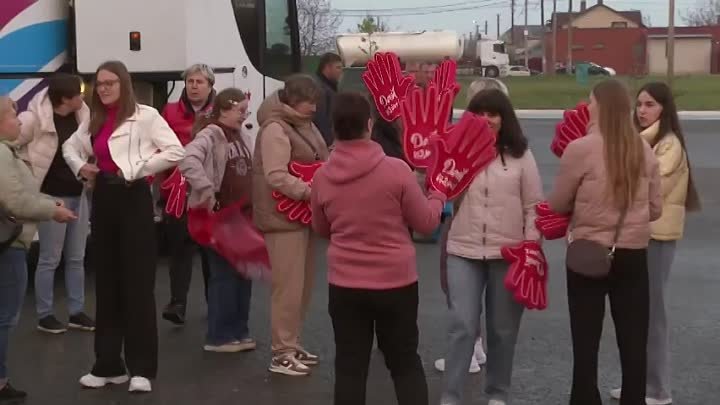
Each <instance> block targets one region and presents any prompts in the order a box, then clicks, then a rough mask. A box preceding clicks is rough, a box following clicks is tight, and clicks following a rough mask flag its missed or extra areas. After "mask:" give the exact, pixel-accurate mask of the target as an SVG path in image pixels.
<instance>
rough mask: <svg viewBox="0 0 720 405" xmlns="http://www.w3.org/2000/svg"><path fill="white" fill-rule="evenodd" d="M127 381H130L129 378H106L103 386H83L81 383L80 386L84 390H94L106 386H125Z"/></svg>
mask: <svg viewBox="0 0 720 405" xmlns="http://www.w3.org/2000/svg"><path fill="white" fill-rule="evenodd" d="M128 381H130V377H128V376H122V377H108V378H106V379H105V383H104V384H99V385H87V384H83V383H82V382H81V383H80V385H82V386H83V387H84V388H90V389H96V388H103V387H106V386H108V385H121V384H125V383H126V382H128Z"/></svg>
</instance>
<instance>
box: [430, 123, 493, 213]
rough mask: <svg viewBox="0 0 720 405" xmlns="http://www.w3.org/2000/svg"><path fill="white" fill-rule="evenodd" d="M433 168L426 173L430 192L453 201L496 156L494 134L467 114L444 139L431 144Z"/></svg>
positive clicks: (484, 124)
mask: <svg viewBox="0 0 720 405" xmlns="http://www.w3.org/2000/svg"><path fill="white" fill-rule="evenodd" d="M431 146H432V152H431V153H432V161H433V164H432V166H431V167H430V168H429V170H428V181H429V183H430V188H431V189H432V190H435V191H438V192H440V193H442V194H445V195H446V196H447V199H448V200H452V199H454V198H455V197H457V196H459V195H460V194H461V193H462V192H463V191H465V189H466V188H467V187H468V186H469V185H470V183H472V181H473V179H475V176H477V174H478V173H480V172H481V171H483V170H484V169H485V168H486V167H487V166H488V165H489V164H490V162H492V161H493V160H494V159H495V157H496V156H497V150H496V149H495V133H494V132H493V131H492V130H491V129H490V127H489V126H488V123H487V120H485V119H484V118H482V117H480V116H479V115H476V114H473V113H469V112H466V113H464V114H463V116H462V118H460V122H458V123H457V125H455V126H453V127H452V128H450V130H449V131H448V133H447V135H446V136H444V137H438V138H437V139H434V140H432V142H431Z"/></svg>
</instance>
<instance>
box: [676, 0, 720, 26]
mask: <svg viewBox="0 0 720 405" xmlns="http://www.w3.org/2000/svg"><path fill="white" fill-rule="evenodd" d="M718 15H720V0H698V2H697V5H696V6H695V7H691V8H690V9H689V10H688V12H687V13H683V14H681V17H682V20H683V21H684V22H685V24H687V25H691V26H703V25H717V23H718Z"/></svg>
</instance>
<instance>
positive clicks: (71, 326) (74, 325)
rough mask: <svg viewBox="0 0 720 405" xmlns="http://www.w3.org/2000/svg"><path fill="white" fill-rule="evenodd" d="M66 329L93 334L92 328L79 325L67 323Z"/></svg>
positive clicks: (93, 329) (93, 328)
mask: <svg viewBox="0 0 720 405" xmlns="http://www.w3.org/2000/svg"><path fill="white" fill-rule="evenodd" d="M68 328H70V329H75V330H82V331H85V332H94V331H95V327H94V326H84V325H80V324H79V323H69V324H68Z"/></svg>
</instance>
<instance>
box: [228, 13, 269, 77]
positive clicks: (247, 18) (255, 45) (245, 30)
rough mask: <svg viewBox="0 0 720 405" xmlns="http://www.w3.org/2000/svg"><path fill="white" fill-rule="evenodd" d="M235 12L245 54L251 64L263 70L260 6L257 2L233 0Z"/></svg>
mask: <svg viewBox="0 0 720 405" xmlns="http://www.w3.org/2000/svg"><path fill="white" fill-rule="evenodd" d="M232 6H233V10H235V22H236V23H237V26H238V31H239V33H240V39H241V40H242V43H243V46H244V47H245V52H246V53H247V55H248V58H250V62H251V63H252V64H253V66H255V67H256V68H257V69H258V70H259V69H261V68H262V66H261V61H262V56H261V55H260V54H261V47H264V46H263V45H262V44H261V41H260V40H259V38H258V32H259V31H260V27H261V20H260V18H261V17H262V13H259V12H258V4H257V1H256V0H232Z"/></svg>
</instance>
